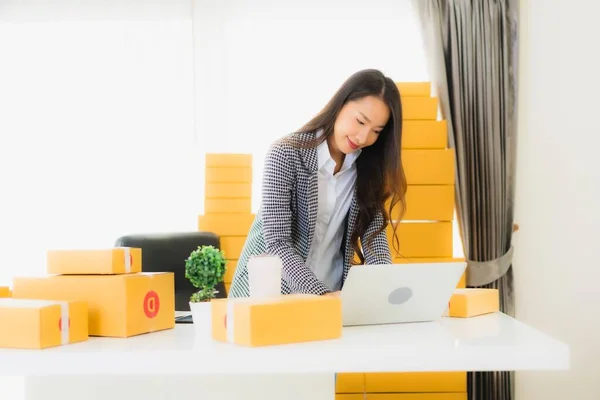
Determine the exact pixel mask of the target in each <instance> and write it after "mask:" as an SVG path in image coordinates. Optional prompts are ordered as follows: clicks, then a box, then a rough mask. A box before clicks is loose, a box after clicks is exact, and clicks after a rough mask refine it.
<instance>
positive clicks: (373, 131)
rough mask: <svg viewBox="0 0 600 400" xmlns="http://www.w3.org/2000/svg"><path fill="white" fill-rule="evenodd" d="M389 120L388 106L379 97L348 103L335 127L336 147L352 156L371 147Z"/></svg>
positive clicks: (341, 111)
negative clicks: (355, 152) (353, 153)
mask: <svg viewBox="0 0 600 400" xmlns="http://www.w3.org/2000/svg"><path fill="white" fill-rule="evenodd" d="M389 118H390V110H389V108H388V106H387V105H386V104H385V103H384V102H383V100H381V99H380V98H378V97H375V96H367V97H363V98H361V99H358V100H354V101H350V102H348V103H346V104H345V105H344V106H343V107H342V109H341V110H340V113H339V114H338V117H337V119H336V121H335V124H334V127H333V136H334V143H335V147H337V150H339V151H341V152H342V153H344V154H350V153H352V152H354V151H356V150H358V149H362V148H365V147H368V146H371V145H372V144H373V143H375V141H376V140H377V138H378V137H379V133H380V132H381V130H382V129H383V127H384V126H385V124H386V123H387V121H388V119H389Z"/></svg>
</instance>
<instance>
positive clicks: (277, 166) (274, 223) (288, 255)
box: [262, 143, 330, 294]
mask: <svg viewBox="0 0 600 400" xmlns="http://www.w3.org/2000/svg"><path fill="white" fill-rule="evenodd" d="M290 151H291V150H290V149H286V148H285V147H284V145H282V144H280V143H275V144H273V145H271V147H270V148H269V151H268V152H267V155H266V157H265V164H264V170H263V185H262V218H263V235H264V240H265V245H266V248H267V253H268V254H272V255H277V256H279V258H280V259H281V262H282V264H283V271H282V278H283V279H284V280H285V282H286V283H287V284H288V286H289V288H290V290H291V291H292V293H309V294H325V293H328V292H330V289H329V288H328V287H327V286H326V285H325V284H324V283H323V282H322V281H320V280H319V279H318V278H317V276H316V275H315V274H314V272H313V271H312V270H311V269H310V268H308V267H307V266H306V264H305V262H304V260H303V259H302V257H301V256H300V255H299V254H298V252H297V251H296V250H295V249H294V246H293V242H292V209H291V200H292V190H295V171H294V169H293V168H294V167H293V162H292V160H293V157H291V154H289V153H288V152H290Z"/></svg>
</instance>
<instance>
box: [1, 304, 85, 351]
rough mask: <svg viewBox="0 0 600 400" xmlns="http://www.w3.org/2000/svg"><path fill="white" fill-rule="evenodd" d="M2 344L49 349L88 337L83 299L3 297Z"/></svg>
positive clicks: (4, 345)
mask: <svg viewBox="0 0 600 400" xmlns="http://www.w3.org/2000/svg"><path fill="white" fill-rule="evenodd" d="M0 321H1V323H0V347H7V348H21V349H45V348H48V347H55V346H60V345H65V344H69V343H77V342H83V341H86V340H87V339H88V307H87V304H86V303H85V302H83V301H71V302H67V301H50V300H31V299H0Z"/></svg>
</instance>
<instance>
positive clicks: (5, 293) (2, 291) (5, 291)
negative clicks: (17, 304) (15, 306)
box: [0, 286, 12, 298]
mask: <svg viewBox="0 0 600 400" xmlns="http://www.w3.org/2000/svg"><path fill="white" fill-rule="evenodd" d="M1 297H12V292H11V291H10V289H9V288H7V287H6V286H0V298H1Z"/></svg>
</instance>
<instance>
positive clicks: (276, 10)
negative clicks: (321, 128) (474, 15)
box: [194, 0, 429, 211]
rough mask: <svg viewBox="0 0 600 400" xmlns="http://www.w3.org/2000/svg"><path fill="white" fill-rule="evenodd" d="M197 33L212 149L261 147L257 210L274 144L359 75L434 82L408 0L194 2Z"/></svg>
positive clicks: (202, 119)
mask: <svg viewBox="0 0 600 400" xmlns="http://www.w3.org/2000/svg"><path fill="white" fill-rule="evenodd" d="M194 30H195V38H196V40H195V48H196V60H197V62H196V87H197V104H198V108H197V110H198V114H197V116H198V118H197V124H198V132H199V137H200V140H201V141H202V144H203V148H204V149H206V151H208V152H223V151H226V152H251V153H252V154H253V159H254V171H253V172H254V181H255V184H254V185H253V199H252V206H253V207H252V208H253V210H254V211H256V210H257V209H258V205H259V200H260V198H259V197H260V183H261V182H260V180H261V175H262V167H263V159H264V155H265V154H266V151H267V148H268V146H269V144H270V143H271V142H272V141H273V140H275V139H276V138H278V137H280V136H283V135H285V134H287V133H289V132H292V131H294V130H297V129H299V128H300V127H301V126H302V125H303V124H304V123H305V122H307V121H308V120H309V119H310V118H312V116H314V115H315V114H316V113H317V112H318V111H320V109H321V108H322V107H323V106H325V104H326V103H327V101H329V99H330V97H331V96H333V94H334V92H335V91H336V90H337V88H338V87H339V86H340V85H341V84H342V83H343V81H344V80H345V79H346V78H348V77H349V76H350V75H351V74H352V73H354V72H356V71H358V70H360V69H363V68H378V69H381V70H382V71H383V72H384V73H385V74H388V75H389V76H391V77H392V78H393V79H394V80H396V81H427V80H429V75H428V71H427V61H426V58H425V54H424V51H423V48H422V45H421V39H420V34H419V25H418V22H417V20H416V18H415V16H414V13H413V11H412V5H411V2H410V1H409V0H371V1H369V2H368V3H365V2H364V1H359V0H294V1H289V0H288V1H284V2H274V1H271V0H252V1H250V0H195V1H194ZM207 38H210V40H207Z"/></svg>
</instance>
